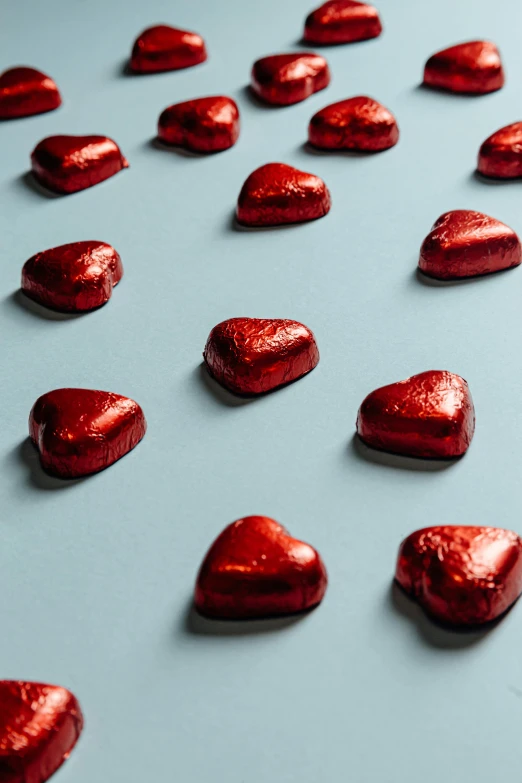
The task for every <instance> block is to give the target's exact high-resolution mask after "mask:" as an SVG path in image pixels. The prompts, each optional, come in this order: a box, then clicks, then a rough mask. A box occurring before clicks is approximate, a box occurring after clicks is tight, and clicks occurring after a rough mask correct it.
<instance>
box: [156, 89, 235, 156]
mask: <svg viewBox="0 0 522 783" xmlns="http://www.w3.org/2000/svg"><path fill="white" fill-rule="evenodd" d="M238 137H239V109H238V108H237V104H236V102H235V101H233V100H232V98H227V97H226V96H223V95H214V96H212V97H210V98H195V99H194V100H191V101H184V102H183V103H175V104H174V105H173V106H169V107H168V108H167V109H165V110H164V111H163V112H162V113H161V114H160V118H159V121H158V138H159V139H161V141H163V142H165V143H166V144H175V145H178V146H180V147H185V148H186V149H188V150H193V151H194V152H220V151H221V150H226V149H228V148H229V147H232V146H233V145H234V144H235V143H236V141H237V140H238Z"/></svg>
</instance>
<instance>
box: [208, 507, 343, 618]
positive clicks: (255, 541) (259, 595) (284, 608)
mask: <svg viewBox="0 0 522 783" xmlns="http://www.w3.org/2000/svg"><path fill="white" fill-rule="evenodd" d="M327 583H328V577H327V573H326V568H325V566H324V563H323V561H322V560H321V557H320V555H319V553H318V552H317V551H316V550H315V549H314V548H313V547H312V546H310V545H309V544H305V543H304V542H303V541H299V540H298V539H295V538H292V537H291V536H290V534H289V533H288V531H287V530H285V528H284V527H282V526H281V525H280V524H279V523H278V522H276V521H275V520H273V519H270V518H269V517H262V516H250V517H244V518H243V519H239V520H237V521H236V522H233V523H232V524H231V525H229V526H228V527H226V528H225V530H223V532H222V533H221V534H220V535H219V536H218V537H217V538H216V540H215V541H214V543H213V544H212V545H211V547H210V549H209V551H208V552H207V554H206V556H205V558H204V560H203V563H202V565H201V568H200V570H199V573H198V576H197V580H196V587H195V593H194V603H195V607H196V609H197V611H198V612H199V613H200V614H202V615H204V616H205V617H210V618H214V619H223V620H224V619H233V620H248V619H258V618H263V617H276V616H281V615H289V614H295V613H298V612H304V611H307V610H309V609H312V608H313V607H314V606H317V604H319V603H320V602H321V601H322V599H323V597H324V594H325V592H326V587H327Z"/></svg>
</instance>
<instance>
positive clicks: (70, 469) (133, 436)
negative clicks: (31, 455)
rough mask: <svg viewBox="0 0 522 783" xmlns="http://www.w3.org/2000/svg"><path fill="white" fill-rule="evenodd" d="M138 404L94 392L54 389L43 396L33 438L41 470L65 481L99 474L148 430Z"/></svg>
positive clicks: (35, 415)
mask: <svg viewBox="0 0 522 783" xmlns="http://www.w3.org/2000/svg"><path fill="white" fill-rule="evenodd" d="M146 427H147V425H146V422H145V416H144V415H143V411H142V409H141V408H140V406H139V405H138V403H137V402H134V400H130V399H129V398H128V397H122V396H121V395H120V394H113V393H112V392H105V391H92V390H91V389H56V390H54V391H50V392H48V393H47V394H44V395H42V397H39V398H38V399H37V401H36V402H35V404H34V405H33V409H32V410H31V413H30V415H29V435H30V436H31V439H32V441H33V443H34V444H35V446H36V447H37V448H38V451H39V452H40V461H41V463H42V467H43V468H44V470H46V471H47V472H49V473H52V474H54V475H56V476H61V477H62V478H74V477H77V476H87V475H89V474H90V473H97V472H98V471H100V470H103V469H104V468H107V467H108V466H109V465H112V463H113V462H116V460H119V459H120V458H121V457H123V456H124V455H125V454H127V452H129V451H131V449H133V448H134V447H135V446H136V445H137V444H138V443H139V442H140V440H141V439H142V438H143V436H144V435H145V430H146Z"/></svg>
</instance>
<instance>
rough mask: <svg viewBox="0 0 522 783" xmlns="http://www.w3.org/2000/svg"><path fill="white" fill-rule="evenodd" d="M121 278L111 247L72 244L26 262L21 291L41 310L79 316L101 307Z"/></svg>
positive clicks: (121, 270)
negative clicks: (80, 313) (58, 311)
mask: <svg viewBox="0 0 522 783" xmlns="http://www.w3.org/2000/svg"><path fill="white" fill-rule="evenodd" d="M122 275H123V266H122V263H121V258H120V256H119V254H118V253H117V252H116V250H115V249H114V248H113V247H111V245H108V244H106V243H105V242H96V241H89V242H72V243H71V244H68V245H60V247H53V248H51V249H50V250H44V251H43V252H41V253H37V254H36V255H34V256H32V258H30V259H29V260H28V261H26V262H25V264H24V266H23V269H22V291H23V292H24V294H26V295H27V296H29V297H30V298H31V299H34V300H35V301H36V302H38V303H39V304H42V305H45V307H51V308H52V309H53V310H60V311H62V312H66V313H79V312H83V311H85V310H92V309H94V308H95V307H100V305H103V304H105V302H107V300H108V299H110V298H111V294H112V289H113V287H114V286H115V285H117V284H118V283H119V281H120V280H121V278H122Z"/></svg>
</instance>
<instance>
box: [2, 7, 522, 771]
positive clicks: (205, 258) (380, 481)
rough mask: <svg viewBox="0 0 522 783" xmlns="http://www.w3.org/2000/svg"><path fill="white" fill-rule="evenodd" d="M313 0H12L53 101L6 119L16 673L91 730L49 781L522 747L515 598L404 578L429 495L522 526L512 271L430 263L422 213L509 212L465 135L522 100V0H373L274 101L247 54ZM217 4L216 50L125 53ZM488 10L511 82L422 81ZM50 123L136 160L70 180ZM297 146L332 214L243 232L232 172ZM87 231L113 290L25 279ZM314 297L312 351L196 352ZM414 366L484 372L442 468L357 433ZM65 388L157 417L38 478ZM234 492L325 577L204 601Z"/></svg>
mask: <svg viewBox="0 0 522 783" xmlns="http://www.w3.org/2000/svg"><path fill="white" fill-rule="evenodd" d="M311 5H312V3H311V2H310V0H285V2H281V0H263V2H259V3H254V2H244V0H226V1H225V0H224V2H221V3H216V2H213V1H212V0H191V2H181V0H169V1H168V2H167V0H148V2H145V3H144V2H142V0H111V2H107V0H47V1H46V2H45V3H44V2H40V0H18V2H16V3H14V2H12V3H8V2H4V4H3V8H2V25H1V30H0V40H1V47H0V52H1V63H0V66H1V68H2V69H3V68H7V67H11V66H13V65H16V64H27V65H33V66H35V67H38V68H40V69H42V70H43V71H45V72H47V73H49V74H50V75H52V76H53V77H54V78H55V79H56V81H57V83H58V85H59V87H60V89H61V91H62V94H63V98H64V104H63V107H62V108H61V109H59V110H58V111H56V112H52V113H50V114H46V115H41V116H38V117H33V118H28V119H25V120H18V121H11V122H4V123H2V124H1V125H0V198H1V202H2V208H1V210H0V237H1V240H0V261H1V275H0V286H1V291H0V321H1V323H0V335H1V337H0V341H1V342H0V345H1V356H2V371H1V373H0V396H1V400H2V404H1V414H0V415H1V425H0V426H1V433H2V437H1V441H0V447H1V454H0V464H1V471H0V507H1V520H0V522H1V534H0V540H1V546H0V594H1V595H2V601H1V604H0V623H1V629H2V634H1V635H2V642H1V644H0V676H1V677H3V678H23V679H32V680H43V681H48V682H56V683H60V684H63V685H65V686H67V687H69V688H71V689H73V690H74V692H75V693H76V694H77V696H78V697H79V699H80V701H81V703H82V706H83V709H84V712H85V717H86V727H85V731H84V734H83V736H82V738H81V740H80V742H79V744H78V746H77V748H76V750H75V752H74V753H73V754H72V756H71V758H70V760H69V761H68V762H67V764H66V765H64V767H63V768H62V769H61V770H60V771H59V772H58V773H57V775H56V778H55V780H56V781H57V783H67V781H71V783H72V781H74V783H92V782H93V781H95V780H97V781H100V780H104V781H111V783H120V781H121V783H141V782H142V781H152V780H157V781H161V780H168V781H185V782H187V781H197V783H215V782H216V781H227V783H246V781H248V783H274V782H277V783H297V781H299V782H300V783H316V781H345V780H352V781H356V783H381V782H386V783H387V782H388V781H389V782H390V783H419V781H420V780H422V781H423V782H424V783H436V781H439V780H445V781H446V783H457V782H459V783H460V781H471V780H473V781H474V783H489V782H490V781H492V780H500V779H503V778H509V777H510V776H515V775H517V776H518V775H519V773H520V768H521V764H522V745H521V743H520V733H521V729H522V701H521V700H522V654H521V650H522V608H521V607H520V606H516V607H515V608H514V609H513V611H512V612H511V613H510V614H508V615H507V617H506V618H505V619H504V620H503V621H502V622H501V623H500V624H499V625H498V626H497V627H496V628H493V629H490V630H489V631H487V632H483V633H472V634H465V635H462V634H458V633H451V632H448V631H444V630H441V629H439V628H437V627H435V626H434V625H433V624H432V623H431V622H430V621H428V620H427V619H425V618H424V616H423V615H422V613H421V612H420V611H418V609H417V608H416V607H415V606H414V605H413V604H411V603H410V602H409V601H407V600H406V599H405V598H404V597H403V596H402V595H399V594H397V593H396V592H395V591H393V590H392V589H391V579H392V576H393V571H394V565H395V557H396V552H397V548H398V545H399V543H400V541H401V539H402V538H403V537H404V536H406V535H407V534H408V533H410V532H411V531H412V530H414V529H416V528H419V527H421V526H425V525H431V524H437V523H449V524H492V525H499V526H504V527H508V528H512V529H514V530H517V531H518V532H522V522H521V510H522V508H521V505H522V504H521V500H520V452H521V449H522V413H521V402H520V401H521V392H520V389H521V382H522V371H521V355H520V334H521V327H522V308H521V296H522V270H520V269H518V270H513V271H510V272H507V273H504V274H499V275H497V276H492V277H489V278H483V279H477V280H471V281H467V282H463V283H460V284H454V285H434V284H427V283H426V282H425V281H422V280H420V279H419V278H418V276H417V275H416V271H415V270H416V263H417V256H418V250H419V247H420V244H421V242H422V239H423V238H424V236H425V235H426V233H427V232H428V231H429V229H430V227H431V225H432V223H433V222H434V220H435V219H436V218H437V217H438V216H439V215H440V214H441V213H442V212H445V211H447V210H449V209H457V208H469V209H477V210H481V211H484V212H486V213H489V214H491V215H493V216H494V217H497V218H499V219H500V220H503V221H504V222H506V223H508V224H509V225H511V226H512V227H513V228H514V229H515V230H517V231H519V232H522V185H521V184H520V183H519V182H506V183H502V184H498V183H494V182H492V183H486V182H482V181H479V180H478V179H477V178H476V177H475V176H474V173H473V171H474V166H475V161H476V154H477V151H478V148H479V145H480V143H481V142H482V141H483V139H484V138H485V137H486V136H488V135H489V134H490V133H491V132H493V131H494V130H496V129H497V128H499V127H501V126H502V125H505V124H507V123H510V122H514V121H515V120H520V119H522V98H521V96H522V48H521V47H520V29H521V25H522V5H521V4H520V3H519V2H518V0H498V2H496V3H495V4H491V3H490V2H487V1H486V0H459V2H458V3H456V2H454V0H439V2H437V3H436V4H430V3H419V2H417V0H380V3H379V8H380V11H381V14H382V19H383V24H384V28H385V30H384V33H383V35H382V36H381V37H380V38H378V39H376V40H374V41H370V42H365V43H361V44H355V45H351V46H344V47H343V46H341V47H336V48H321V49H317V51H321V52H323V53H324V54H325V56H326V57H327V59H328V61H329V63H330V66H331V70H332V74H333V78H332V83H331V85H330V87H329V88H328V89H327V90H325V91H324V92H321V93H318V94H316V95H314V96H313V97H312V98H310V99H309V100H307V101H305V102H303V103H300V104H297V105H295V106H292V107H288V108H282V109H271V108H263V107H261V106H259V105H257V104H256V103H255V101H253V100H252V99H251V98H250V96H249V94H248V92H247V91H246V89H245V87H246V85H247V83H248V79H249V72H250V67H251V64H252V62H253V61H254V60H255V59H256V58H258V57H261V56H263V55H265V54H270V53H275V52H279V51H286V50H289V51H291V50H294V49H297V46H298V40H299V38H300V34H301V30H302V24H303V21H304V18H305V16H306V14H307V12H308V11H309V10H310V8H311ZM159 22H165V23H170V24H173V25H174V26H179V27H185V28H187V29H193V30H196V31H198V32H200V33H201V34H202V35H203V36H204V38H205V39H206V42H207V45H208V50H209V60H208V62H207V63H205V64H203V65H201V66H198V67H196V68H193V69H189V70H185V71H179V72H174V73H167V74H161V75H156V76H149V77H131V76H127V75H125V74H124V73H123V66H124V63H125V60H126V58H127V56H128V53H129V51H130V47H131V45H132V42H133V40H134V38H135V36H136V35H137V34H138V33H139V32H140V31H141V30H142V29H143V28H144V27H146V26H149V25H151V24H155V23H159ZM476 38H490V39H491V40H493V41H495V42H496V43H497V44H498V46H499V47H500V49H501V52H502V55H503V59H504V64H505V68H506V74H507V83H506V87H505V88H504V89H503V90H501V91H500V92H498V93H494V94H491V95H488V96H484V97H479V98H470V97H462V96H461V97H456V96H452V95H444V94H442V93H434V92H428V91H425V90H423V89H420V88H419V86H418V85H419V81H420V78H421V74H422V68H423V63H424V61H425V60H426V59H427V57H428V56H429V55H430V54H432V53H433V52H434V51H436V50H437V49H440V48H443V47H445V46H448V45H450V44H453V43H457V42H460V41H464V40H472V39H476ZM209 94H228V95H231V96H232V97H233V98H235V99H236V100H237V101H238V104H239V107H240V111H241V117H242V132H241V137H240V139H239V141H238V143H237V145H236V146H235V147H234V148H232V149H231V150H229V151H227V152H225V153H222V154H219V155H214V156H208V157H201V156H190V155H185V154H183V153H179V152H175V151H174V152H166V151H163V150H159V149H157V148H155V147H154V145H153V142H152V140H153V138H154V136H155V129H156V121H157V117H158V115H159V113H160V111H161V110H162V109H163V108H165V107H166V106H167V105H169V104H171V103H174V102H177V101H181V100H184V99H189V98H192V97H197V96H203V95H209ZM357 94H368V95H371V96H372V97H374V98H376V99H377V100H380V101H381V102H382V103H384V104H385V105H386V106H388V107H389V108H390V109H391V110H392V111H393V112H394V113H395V114H396V116H397V119H398V122H399V125H400V130H401V138H400V142H399V144H398V145H397V146H396V147H395V148H393V149H392V150H390V151H388V152H385V153H382V154H379V155H374V156H357V155H349V154H334V155H331V154H319V153H311V152H310V151H309V150H308V149H307V148H306V147H305V146H304V143H305V141H306V130H307V124H308V121H309V119H310V117H311V116H312V114H313V113H314V112H315V111H317V110H318V109H320V108H322V107H323V106H325V105H326V104H328V103H331V102H333V101H336V100H340V99H342V98H346V97H350V96H353V95H357ZM57 133H71V134H85V133H100V134H106V135H108V136H111V137H112V138H114V139H115V140H116V141H117V142H118V143H119V144H120V146H121V149H122V151H123V153H124V154H125V155H126V156H127V157H128V159H129V163H130V168H129V169H128V170H126V171H124V172H122V173H121V174H118V175H117V176H116V177H114V178H112V179H110V180H108V181H106V182H105V183H103V184H101V185H99V186H96V187H94V188H91V189H89V190H86V191H84V192H81V193H78V194H75V195H73V196H69V197H64V198H48V197H46V196H44V195H42V194H41V193H40V192H39V191H38V190H35V189H34V188H33V187H32V185H31V181H30V179H29V178H28V177H27V171H28V168H29V155H30V152H31V150H32V149H33V147H34V146H35V145H36V143H37V142H38V141H40V139H42V138H43V137H45V136H47V135H51V134H57ZM269 161H282V162H286V163H289V164H292V165H295V166H297V167H299V168H302V169H305V170H308V171H311V172H313V173H315V174H318V175H320V176H321V177H323V178H324V180H325V181H326V183H327V185H328V187H329V188H330V190H331V194H332V201H333V206H332V210H331V212H330V214H329V215H328V216H327V217H326V218H324V219H322V220H319V221H317V222H313V223H309V224H306V225H301V226H296V227H288V228H284V229H279V230H264V231H238V230H236V229H235V227H234V224H233V220H232V215H233V209H234V205H235V201H236V198H237V194H238V192H239V189H240V187H241V185H242V183H243V181H244V179H245V178H246V177H247V175H248V174H249V173H250V172H251V171H252V170H253V169H254V168H256V167H257V166H259V165H261V164H263V163H266V162H269ZM83 239H99V240H103V241H106V242H109V243H111V244H113V245H114V246H115V247H116V248H117V250H118V251H119V252H120V254H121V256H122V259H123V263H124V267H125V276H124V279H123V281H122V283H121V284H120V285H119V286H118V287H117V289H116V290H115V292H114V295H113V297H112V299H111V301H110V302H109V303H108V305H107V306H105V307H104V308H102V309H101V310H99V311H97V312H94V313H91V314H88V315H84V316H81V317H73V318H57V317H55V316H53V315H52V314H50V313H48V312H46V311H44V310H42V309H40V308H37V307H33V306H32V305H28V304H27V303H26V302H24V301H23V298H21V297H20V296H19V294H17V293H16V291H17V288H18V285H19V277H20V270H21V267H22V264H23V263H24V261H25V260H26V259H27V258H28V257H29V256H31V255H32V254H33V253H35V252H37V251H39V250H43V249H45V248H48V247H53V246H56V245H59V244H63V243H65V242H72V241H75V240H83ZM241 315H247V316H255V317H287V318H294V319H297V320H300V321H303V322H304V323H306V324H307V325H308V326H309V327H310V328H312V329H313V330H314V332H315V334H316V337H317V340H318V344H319V348H320V351H321V361H320V364H319V366H318V367H317V369H316V370H315V371H314V372H313V373H311V374H310V375H309V376H308V377H306V378H305V379H303V380H301V381H299V382H298V383H295V384H293V385H291V386H289V387H287V388H284V389H282V390H280V391H278V392H277V393H275V394H271V395H269V396H266V397H263V398H261V399H256V400H254V401H250V402H243V401H237V400H235V399H234V398H232V397H231V396H229V395H228V394H226V393H225V392H223V391H221V390H220V389H219V388H218V387H216V385H215V384H214V383H213V382H212V381H210V380H209V379H208V378H207V377H206V375H205V373H204V372H203V371H202V368H201V353H202V350H203V346H204V343H205V340H206V337H207V334H208V332H209V331H210V329H211V328H212V327H213V326H214V325H215V324H216V323H218V322H219V321H221V320H223V319H225V318H229V317H232V316H241ZM427 369H448V370H451V371H453V372H457V373H459V374H461V375H463V376H464V377H465V378H466V379H467V380H468V382H469V384H470V388H471V391H472V394H473V397H474V400H475V405H476V410H477V430H476V435H475V439H474V441H473V443H472V446H471V448H470V450H469V452H468V454H467V455H466V456H465V458H464V459H462V460H460V461H458V462H456V463H455V464H452V465H450V466H447V465H443V464H441V463H427V464H426V463H423V462H416V461H413V460H407V459H398V458H397V459H396V458H390V457H386V456H381V455H378V454H374V453H371V452H369V451H368V450H366V449H364V448H362V447H360V446H359V445H358V444H357V443H356V442H354V440H353V432H354V423H355V417H356V412H357V408H358V406H359V404H360V402H361V400H362V399H363V397H364V396H365V395H366V394H367V393H368V392H369V391H371V390H372V389H374V388H376V387H377V386H381V385H383V384H385V383H389V382H393V381H395V380H399V379H402V378H405V377H407V376H409V375H411V374H414V373H416V372H421V371H423V370H427ZM61 386H85V387H89V388H101V389H106V390H110V391H114V392H118V393H121V394H125V395H128V396H130V397H133V398H134V399H136V400H137V401H138V402H139V403H140V404H141V405H142V406H143V408H144V411H145V414H146V416H147V419H148V425H149V429H148V433H147V435H146V437H145V439H144V440H143V442H142V443H141V444H140V445H139V446H138V447H137V448H136V449H135V451H133V452H132V453H131V454H130V455H128V456H127V457H125V458H124V459H122V460H121V461H120V462H118V463H117V464H115V465H114V466H112V467H111V468H110V469H109V470H107V471H105V472H103V473H100V474H98V475H96V476H93V477H91V478H88V479H85V480H81V481H77V482H69V483H63V482H60V481H59V480H55V479H50V478H48V477H46V476H45V475H44V474H43V473H42V472H41V470H40V469H39V466H38V460H37V457H36V454H35V452H34V450H33V449H32V447H31V445H30V444H28V442H27V440H26V437H27V416H28V413H29V410H30V408H31V406H32V404H33V402H34V401H35V399H36V398H37V397H38V396H39V395H40V394H42V393H44V392H46V391H49V390H51V389H54V388H57V387H61ZM248 514H264V515H268V516H272V517H274V518H276V519H277V520H278V521H280V522H281V523H283V524H284V525H285V526H287V527H288V528H289V529H290V531H291V532H292V533H293V534H294V535H296V536H298V537H300V538H302V539H304V540H306V541H309V542H310V543H312V544H313V545H315V546H316V547H317V548H318V549H319V551H320V552H321V553H322V555H323V557H324V560H325V562H326V565H327V567H328V571H329V576H330V586H329V590H328V593H327V595H326V598H325V600H324V602H323V604H322V605H321V606H320V607H319V608H318V609H317V610H316V611H314V612H313V613H311V614H310V615H307V616H305V617H301V618H298V619H295V618H293V619H291V620H289V621H279V622H261V623H257V624H256V623H254V624H246V625H234V624H228V623H227V624H213V623H209V622H206V621H203V620H200V619H198V618H197V617H195V616H194V615H193V614H192V613H191V611H190V599H191V591H192V588H193V583H194V578H195V574H196V571H197V568H198V566H199V563H200V561H201V558H202V557H203V555H204V553H205V551H206V549H207V547H208V546H209V544H210V542H211V541H212V540H213V539H214V537H215V536H216V535H217V534H218V533H219V532H220V530H221V529H222V528H223V527H224V526H225V525H226V524H228V523H229V522H231V521H232V520H234V519H237V518H239V517H241V516H244V515H248Z"/></svg>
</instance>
